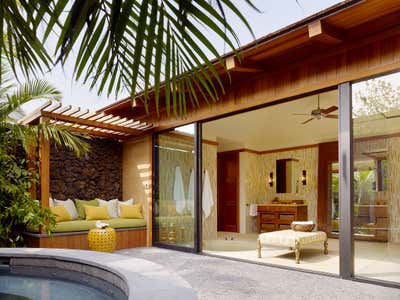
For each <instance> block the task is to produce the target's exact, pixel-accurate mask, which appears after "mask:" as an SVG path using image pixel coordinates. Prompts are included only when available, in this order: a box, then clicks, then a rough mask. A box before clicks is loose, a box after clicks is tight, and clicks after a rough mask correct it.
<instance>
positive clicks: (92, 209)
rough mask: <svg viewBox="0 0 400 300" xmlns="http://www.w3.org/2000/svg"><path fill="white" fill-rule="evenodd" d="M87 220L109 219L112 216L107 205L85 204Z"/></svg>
mask: <svg viewBox="0 0 400 300" xmlns="http://www.w3.org/2000/svg"><path fill="white" fill-rule="evenodd" d="M83 207H84V208H85V215H86V220H108V219H110V216H109V215H108V212H107V207H105V206H90V205H84V206H83Z"/></svg>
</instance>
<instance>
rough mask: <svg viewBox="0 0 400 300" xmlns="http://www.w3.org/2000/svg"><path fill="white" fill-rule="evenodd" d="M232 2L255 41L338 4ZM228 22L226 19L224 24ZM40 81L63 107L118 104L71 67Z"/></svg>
mask: <svg viewBox="0 0 400 300" xmlns="http://www.w3.org/2000/svg"><path fill="white" fill-rule="evenodd" d="M235 2H236V3H237V5H238V6H239V8H240V10H241V11H242V13H243V14H244V15H245V16H246V18H247V20H248V22H249V23H250V25H251V27H252V29H253V31H254V35H255V37H256V38H259V37H262V36H264V35H267V34H269V33H271V32H274V31H276V30H278V29H280V28H282V27H285V26H287V25H290V24H292V23H295V22H297V21H299V20H301V19H304V18H306V17H307V16H310V15H312V14H314V13H316V12H318V11H320V10H323V9H325V8H327V7H329V6H332V5H334V4H336V3H338V2H341V1H337V0H298V2H296V0H279V1H277V0H274V1H272V0H253V3H254V4H255V5H256V7H258V9H259V10H260V11H261V13H259V12H257V11H255V10H254V9H252V8H250V7H249V6H248V5H247V4H245V1H243V0H240V1H239V0H235ZM229 19H230V18H229V15H228V21H229ZM230 20H231V21H230V23H231V26H232V27H233V28H234V29H235V30H236V32H237V34H238V36H239V39H240V44H241V45H245V44H247V43H249V42H251V41H253V39H254V38H253V36H252V35H251V34H250V32H249V31H248V30H247V28H245V26H244V25H243V24H241V23H240V22H238V21H237V20H235V19H232V18H231V19H230ZM215 44H216V45H217V47H218V48H219V50H220V51H221V52H224V51H223V50H224V45H223V44H222V43H218V41H215ZM227 50H229V49H227ZM44 77H45V79H46V80H47V81H48V82H50V83H52V84H53V85H54V86H56V87H57V88H58V89H59V90H60V91H61V92H62V94H63V100H62V102H63V104H65V105H68V104H71V105H72V106H81V107H82V108H89V109H90V110H96V109H99V108H101V107H103V106H106V105H109V104H112V103H113V102H115V101H117V100H118V99H115V96H111V97H109V98H108V97H107V95H106V94H105V93H104V94H103V95H100V96H99V95H97V92H96V90H93V91H90V90H89V88H88V84H86V85H84V84H82V83H80V82H76V81H74V80H73V66H71V64H69V65H68V64H67V65H66V66H64V68H61V67H59V66H58V67H56V69H54V70H53V71H52V72H51V73H48V74H45V76H44ZM124 96H125V95H120V96H119V99H122V98H123V97H124ZM34 106H37V104H35V105H31V106H28V107H26V108H25V110H27V111H29V110H32V109H33V108H34Z"/></svg>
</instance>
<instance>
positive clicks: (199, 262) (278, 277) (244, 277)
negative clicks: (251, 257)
mask: <svg viewBox="0 0 400 300" xmlns="http://www.w3.org/2000/svg"><path fill="white" fill-rule="evenodd" d="M118 253H119V254H123V255H128V256H131V257H135V258H142V259H146V260H149V261H152V262H155V263H157V264H160V265H162V266H164V267H165V268H166V269H167V270H170V272H171V273H173V274H176V275H179V276H181V277H182V278H184V279H185V280H186V281H187V282H188V283H189V284H190V285H191V286H192V287H193V288H194V290H195V291H196V292H197V295H198V297H199V299H207V300H212V299H218V300H223V299H229V300H234V299H246V300H248V299H291V300H292V299H380V300H381V299H400V289H394V288H387V287H382V286H377V285H372V284H365V283H359V282H354V281H348V280H342V279H338V278H333V277H328V276H323V275H314V274H308V273H304V272H299V271H291V270H283V269H279V268H273V267H267V266H262V265H256V264H250V263H243V262H237V261H232V260H227V259H221V258H215V257H210V256H205V255H196V254H190V253H183V252H178V251H172V250H165V249H160V248H135V249H127V250H121V251H118Z"/></svg>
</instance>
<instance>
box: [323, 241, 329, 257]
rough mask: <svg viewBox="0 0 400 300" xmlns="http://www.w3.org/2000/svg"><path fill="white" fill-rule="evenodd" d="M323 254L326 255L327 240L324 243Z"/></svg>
mask: <svg viewBox="0 0 400 300" xmlns="http://www.w3.org/2000/svg"><path fill="white" fill-rule="evenodd" d="M324 254H325V255H326V254H328V239H326V240H325V241H324Z"/></svg>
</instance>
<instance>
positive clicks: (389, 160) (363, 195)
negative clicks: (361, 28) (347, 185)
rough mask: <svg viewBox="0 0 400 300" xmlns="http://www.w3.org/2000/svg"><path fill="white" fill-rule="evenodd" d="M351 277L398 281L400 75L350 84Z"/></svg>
mask: <svg viewBox="0 0 400 300" xmlns="http://www.w3.org/2000/svg"><path fill="white" fill-rule="evenodd" d="M352 98H353V135H354V138H353V159H354V181H353V183H354V199H353V201H354V219H353V226H354V239H355V274H356V276H362V277H369V278H376V279H380V280H386V281H395V282H400V273H399V270H400V230H399V228H400V197H399V196H400V176H399V175H400V173H399V172H400V171H399V170H400V74H399V73H396V74H392V75H387V76H382V77H379V78H376V79H371V80H367V81H363V82H359V83H356V84H353V95H352Z"/></svg>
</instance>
